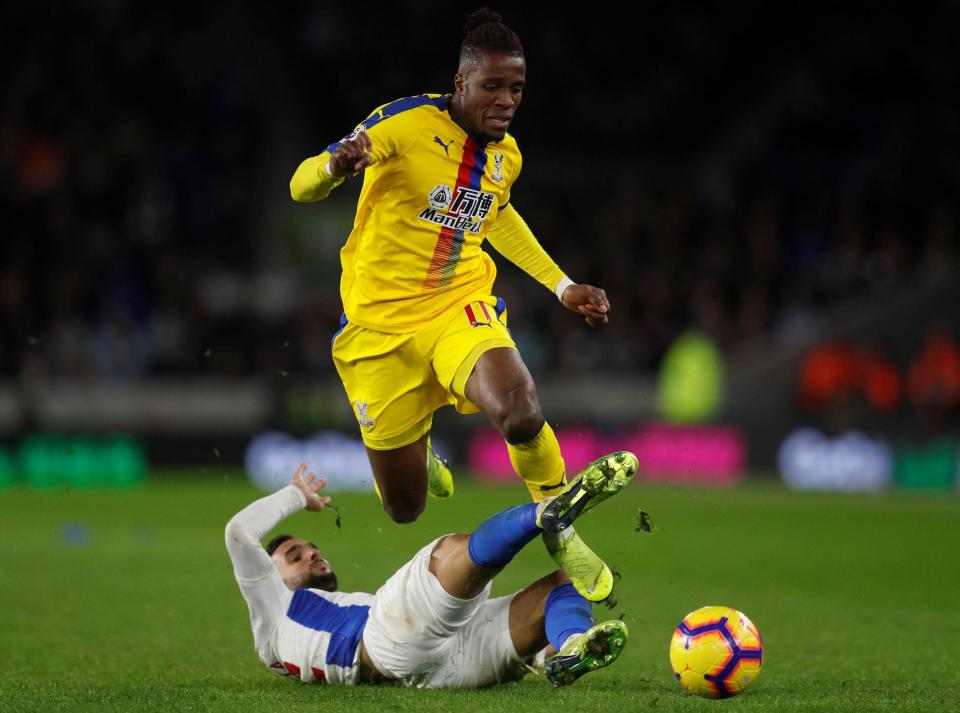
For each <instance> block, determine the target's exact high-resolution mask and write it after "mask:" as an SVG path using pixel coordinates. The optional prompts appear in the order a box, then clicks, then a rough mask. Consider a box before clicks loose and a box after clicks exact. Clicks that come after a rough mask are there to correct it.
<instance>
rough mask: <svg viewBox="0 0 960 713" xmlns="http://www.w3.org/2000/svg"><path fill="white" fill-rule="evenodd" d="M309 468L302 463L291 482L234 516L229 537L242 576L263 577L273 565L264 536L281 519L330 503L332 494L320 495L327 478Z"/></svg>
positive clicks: (243, 577)
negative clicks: (319, 476)
mask: <svg viewBox="0 0 960 713" xmlns="http://www.w3.org/2000/svg"><path fill="white" fill-rule="evenodd" d="M306 470H307V466H306V464H305V463H304V464H301V466H300V467H299V468H297V471H296V472H295V473H294V474H293V477H292V478H291V479H290V485H288V486H287V487H285V488H281V489H280V490H278V491H277V492H275V493H273V494H272V495H268V496H266V497H264V498H260V499H259V500H256V501H254V502H252V503H250V504H249V505H247V507H245V508H244V509H243V510H241V511H240V512H238V513H237V514H236V515H234V516H233V517H232V518H230V522H228V523H227V527H226V532H225V538H226V544H227V551H228V552H229V553H230V559H231V561H232V562H233V569H234V574H235V575H236V576H237V579H238V580H249V579H256V578H258V577H263V576H265V575H266V574H269V573H270V571H271V570H272V569H273V563H272V562H271V561H270V557H269V555H267V552H266V550H264V549H263V547H262V546H261V544H260V540H261V539H263V536H264V535H266V534H267V533H268V532H270V530H272V529H273V528H274V527H276V526H277V523H279V522H280V521H281V520H283V519H285V518H287V517H289V516H290V515H292V514H293V513H295V512H300V511H301V510H303V509H307V510H314V511H316V510H323V508H325V507H326V506H327V505H328V504H329V503H330V497H329V496H323V497H321V496H319V495H317V491H319V490H320V489H322V488H323V487H324V486H325V485H326V484H327V481H325V480H323V479H318V478H317V476H316V475H314V474H313V473H310V474H309V475H307V474H306Z"/></svg>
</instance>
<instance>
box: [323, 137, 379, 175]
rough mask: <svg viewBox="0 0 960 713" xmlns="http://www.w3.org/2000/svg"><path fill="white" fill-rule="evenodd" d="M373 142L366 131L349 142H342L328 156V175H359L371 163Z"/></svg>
mask: <svg viewBox="0 0 960 713" xmlns="http://www.w3.org/2000/svg"><path fill="white" fill-rule="evenodd" d="M372 150H373V142H372V141H371V140H370V137H369V136H367V132H366V131H361V132H359V133H358V134H357V135H356V136H355V137H353V138H352V139H350V140H349V141H344V142H343V143H341V144H340V146H339V148H337V150H336V151H334V152H333V154H331V156H330V173H332V174H333V175H334V176H337V177H342V176H350V175H353V174H354V173H359V172H360V171H362V170H363V169H365V168H366V167H367V166H369V165H370V164H372V163H373V156H372V155H371V154H370V151H372Z"/></svg>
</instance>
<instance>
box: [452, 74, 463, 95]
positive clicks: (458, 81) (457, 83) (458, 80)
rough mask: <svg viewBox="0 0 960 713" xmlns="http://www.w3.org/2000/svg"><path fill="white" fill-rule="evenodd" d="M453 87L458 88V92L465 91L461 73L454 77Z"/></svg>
mask: <svg viewBox="0 0 960 713" xmlns="http://www.w3.org/2000/svg"><path fill="white" fill-rule="evenodd" d="M453 86H454V87H456V89H457V91H458V92H462V91H463V75H462V74H460V72H457V73H456V74H455V75H453Z"/></svg>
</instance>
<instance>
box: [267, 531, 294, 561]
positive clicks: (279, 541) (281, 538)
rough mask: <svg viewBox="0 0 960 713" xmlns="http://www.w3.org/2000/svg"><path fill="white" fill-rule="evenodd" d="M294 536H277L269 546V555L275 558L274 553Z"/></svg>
mask: <svg viewBox="0 0 960 713" xmlns="http://www.w3.org/2000/svg"><path fill="white" fill-rule="evenodd" d="M292 539H293V535H277V536H276V537H274V538H273V539H272V540H270V542H269V543H268V544H267V554H268V555H270V556H271V557H273V553H274V552H276V551H277V548H278V547H279V546H280V545H282V544H283V543H284V542H286V541H287V540H292Z"/></svg>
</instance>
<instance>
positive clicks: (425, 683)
mask: <svg viewBox="0 0 960 713" xmlns="http://www.w3.org/2000/svg"><path fill="white" fill-rule="evenodd" d="M635 471H636V458H634V456H633V455H632V454H630V453H625V452H620V453H614V454H612V455H609V456H605V457H604V458H600V459H598V460H596V461H594V462H593V463H591V464H590V465H589V466H587V468H586V469H584V470H583V471H582V472H581V473H580V474H579V475H578V476H577V477H576V478H575V479H574V480H573V481H572V482H571V483H570V485H568V486H567V487H566V489H565V490H564V491H563V492H562V493H561V494H560V496H559V497H556V498H551V499H550V500H546V501H542V502H541V503H539V504H537V503H529V504H527V505H519V506H517V507H512V508H509V509H507V510H504V511H502V512H499V513H497V514H496V515H494V516H492V517H490V518H487V519H486V520H484V521H483V522H482V523H480V525H479V526H478V527H477V529H476V530H475V531H474V532H473V533H470V534H466V533H459V534H453V535H446V536H444V537H440V538H438V539H437V540H434V541H433V542H431V543H430V544H428V545H427V546H426V547H424V548H423V549H421V550H420V551H419V552H418V553H417V554H416V555H415V556H414V557H413V559H412V560H410V561H409V562H408V563H407V564H405V565H404V566H403V567H401V568H400V569H399V570H398V571H397V572H396V574H394V575H393V576H392V577H391V578H390V579H388V580H387V582H386V583H385V584H384V585H383V586H382V587H380V589H378V590H377V593H376V594H374V595H370V594H366V593H361V592H352V593H347V592H340V591H337V584H338V582H337V577H336V575H335V574H334V572H333V569H332V568H331V567H330V564H329V563H328V562H327V561H326V560H325V559H323V557H322V556H321V555H320V552H319V550H318V549H317V547H316V545H314V544H313V543H312V542H308V541H306V540H303V539H300V538H297V537H292V536H289V535H281V536H280V537H277V538H275V539H274V540H273V541H271V543H270V544H269V545H268V547H267V550H264V549H263V547H262V546H261V544H260V538H261V537H263V536H264V534H266V533H267V532H268V531H269V530H271V529H272V528H273V527H275V526H276V525H277V523H279V522H280V521H281V520H283V519H284V518H285V517H288V516H289V515H291V514H293V513H295V512H298V511H300V510H302V509H304V508H305V509H307V510H311V511H318V510H322V509H323V508H324V507H326V506H327V504H328V503H329V502H330V498H329V497H328V496H320V495H318V492H319V491H320V490H321V489H322V488H323V486H324V484H325V481H323V480H318V479H317V478H316V477H315V476H314V475H313V474H310V475H305V473H306V466H305V465H301V466H300V468H299V469H297V472H296V473H294V475H293V478H292V479H291V481H290V485H289V486H287V487H286V488H283V489H282V490H279V491H277V492H276V493H274V494H273V495H269V496H267V497H265V498H261V499H260V500H257V501H256V502H254V503H252V504H251V505H248V506H247V507H246V508H244V509H243V510H241V511H240V512H239V513H237V514H236V515H235V516H234V517H233V518H232V519H231V520H230V522H229V523H228V524H227V529H226V541H227V550H228V551H229V553H230V559H231V560H232V561H233V568H234V576H235V577H236V579H237V583H238V584H239V585H240V591H241V592H242V593H243V597H244V599H245V600H246V602H247V606H248V607H249V609H250V624H251V626H252V627H253V639H254V646H255V648H256V651H257V654H258V655H259V656H260V659H261V660H262V661H263V662H264V663H265V664H266V665H267V666H268V667H270V669H271V670H273V671H274V672H275V673H278V674H280V675H282V676H290V677H295V678H299V679H300V680H301V681H303V682H305V683H317V682H322V681H326V682H328V683H342V684H360V683H386V682H398V683H400V684H403V685H406V686H413V687H418V688H475V687H481V686H491V685H493V684H496V683H503V682H506V681H513V680H517V679H519V678H521V677H522V676H523V675H524V674H525V673H526V672H527V671H528V670H529V668H528V667H529V664H530V662H532V661H533V659H534V657H535V656H536V654H537V653H538V652H540V651H541V650H543V649H544V647H545V646H546V645H547V642H548V641H549V643H550V644H551V645H552V646H553V647H554V648H555V649H556V650H557V653H556V654H555V655H554V656H552V657H551V658H549V659H548V660H547V661H546V665H545V673H546V676H547V678H548V679H549V680H550V682H551V683H553V685H555V686H565V685H568V684H571V683H573V682H574V681H575V680H576V679H577V678H579V677H580V676H582V675H583V674H585V673H588V672H590V671H592V670H595V669H598V668H601V667H603V666H607V665H608V664H611V663H613V662H614V661H615V660H616V658H617V657H618V656H619V655H620V653H621V651H622V650H623V647H624V644H625V643H626V641H627V627H626V625H625V624H624V623H623V622H622V621H617V620H611V621H606V622H603V623H601V624H596V625H594V623H593V618H592V615H591V612H590V604H589V603H588V602H587V601H586V600H585V599H584V598H583V597H582V596H581V595H580V594H578V593H577V591H576V590H575V589H574V588H573V586H571V584H570V583H569V582H570V580H569V579H568V577H567V576H566V575H565V574H564V573H563V572H561V571H559V570H558V571H555V572H552V573H551V574H548V575H547V576H545V577H543V578H541V579H539V580H537V581H536V582H534V583H533V584H531V585H530V586H529V587H527V588H526V589H523V590H521V591H519V592H516V593H515V594H512V595H509V596H505V597H497V598H495V599H490V598H489V597H490V587H491V581H492V580H493V578H494V576H496V574H497V573H498V572H500V570H501V569H503V567H504V566H506V565H507V564H508V563H509V562H510V560H511V559H513V556H514V555H515V554H516V553H517V552H519V551H520V550H521V549H522V548H523V547H524V546H525V545H527V544H528V543H529V542H530V541H532V540H533V539H534V538H536V537H537V535H539V534H541V532H542V531H543V529H544V528H547V527H549V528H551V529H556V528H563V527H568V526H569V525H570V524H571V523H572V522H573V521H574V520H575V519H576V518H577V517H579V516H581V515H583V514H584V513H585V512H587V511H588V510H590V509H591V508H592V507H593V506H594V505H596V504H598V503H600V502H602V501H603V500H604V499H606V498H608V497H609V496H611V495H613V494H615V493H617V492H619V491H620V490H621V489H622V488H623V486H624V485H626V484H627V483H628V482H630V479H631V478H632V477H633V474H634V472H635ZM268 551H269V554H268Z"/></svg>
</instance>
